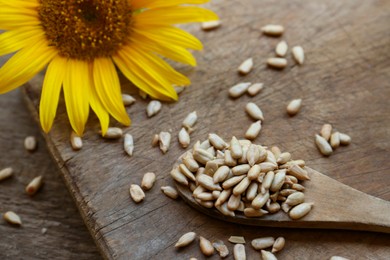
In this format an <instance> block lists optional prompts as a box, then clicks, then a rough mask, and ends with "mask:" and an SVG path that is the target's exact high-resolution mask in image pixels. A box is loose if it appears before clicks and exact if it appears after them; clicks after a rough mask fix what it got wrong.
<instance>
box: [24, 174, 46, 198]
mask: <svg viewBox="0 0 390 260" xmlns="http://www.w3.org/2000/svg"><path fill="white" fill-rule="evenodd" d="M42 184H43V177H42V176H38V177H35V178H34V179H33V180H32V181H31V182H30V183H29V184H28V185H27V186H26V193H27V194H28V195H30V196H32V195H34V194H35V193H37V191H38V190H39V189H40V188H41V187H42Z"/></svg>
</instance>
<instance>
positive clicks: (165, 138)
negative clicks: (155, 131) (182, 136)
mask: <svg viewBox="0 0 390 260" xmlns="http://www.w3.org/2000/svg"><path fill="white" fill-rule="evenodd" d="M158 140H159V143H160V150H161V151H162V152H163V153H164V154H165V153H167V152H168V150H169V147H170V145H171V133H169V132H160V134H159V135H158Z"/></svg>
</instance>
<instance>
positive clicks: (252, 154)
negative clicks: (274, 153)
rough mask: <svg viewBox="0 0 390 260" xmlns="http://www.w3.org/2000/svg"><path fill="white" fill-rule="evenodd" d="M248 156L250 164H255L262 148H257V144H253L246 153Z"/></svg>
mask: <svg viewBox="0 0 390 260" xmlns="http://www.w3.org/2000/svg"><path fill="white" fill-rule="evenodd" d="M246 158H247V160H248V163H249V165H250V166H253V165H255V163H257V161H258V160H259V159H260V150H259V149H258V148H257V145H254V144H251V145H250V146H249V148H248V151H247V153H246Z"/></svg>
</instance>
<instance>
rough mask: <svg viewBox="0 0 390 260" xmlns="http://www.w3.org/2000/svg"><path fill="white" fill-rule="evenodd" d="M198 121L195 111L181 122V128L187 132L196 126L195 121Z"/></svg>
mask: <svg viewBox="0 0 390 260" xmlns="http://www.w3.org/2000/svg"><path fill="white" fill-rule="evenodd" d="M197 120H198V115H197V113H196V111H194V112H191V113H189V114H188V115H187V116H186V118H184V120H183V124H182V125H183V127H185V128H186V129H187V130H189V129H192V127H194V125H195V124H196V121H197Z"/></svg>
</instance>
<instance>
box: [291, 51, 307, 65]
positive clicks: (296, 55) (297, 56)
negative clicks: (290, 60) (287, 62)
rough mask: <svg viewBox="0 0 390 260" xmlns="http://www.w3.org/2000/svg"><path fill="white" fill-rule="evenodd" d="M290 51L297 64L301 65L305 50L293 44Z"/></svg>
mask: <svg viewBox="0 0 390 260" xmlns="http://www.w3.org/2000/svg"><path fill="white" fill-rule="evenodd" d="M291 51H292V55H293V57H294V59H295V61H296V62H297V63H298V64H299V65H302V64H303V61H304V60H305V52H304V51H303V48H302V47H301V46H295V47H293V48H292V50H291Z"/></svg>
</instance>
